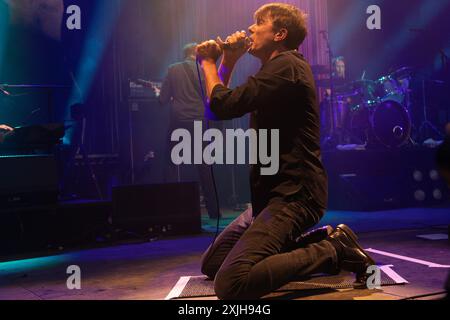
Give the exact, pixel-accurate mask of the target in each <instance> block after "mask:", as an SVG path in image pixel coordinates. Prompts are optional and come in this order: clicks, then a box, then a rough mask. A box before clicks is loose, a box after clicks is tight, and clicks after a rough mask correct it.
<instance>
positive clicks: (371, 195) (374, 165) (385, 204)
mask: <svg viewBox="0 0 450 320" xmlns="http://www.w3.org/2000/svg"><path fill="white" fill-rule="evenodd" d="M434 159H435V150H432V149H431V150H428V149H420V150H405V149H402V150H391V151H389V150H380V151H348V152H327V153H325V154H324V163H325V166H326V168H327V171H328V174H329V180H330V186H329V192H330V199H329V209H332V210H367V211H375V210H388V209H396V208H408V207H430V206H439V205H444V204H446V203H448V200H449V193H448V189H447V186H446V184H445V183H444V181H443V180H442V179H441V178H440V177H439V176H437V178H435V174H436V173H437V168H436V166H435V164H434ZM414 173H416V176H415V175H414ZM419 177H420V178H421V179H417V178H419ZM439 193H440V197H436V196H439Z"/></svg>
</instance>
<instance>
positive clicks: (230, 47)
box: [216, 37, 251, 50]
mask: <svg viewBox="0 0 450 320" xmlns="http://www.w3.org/2000/svg"><path fill="white" fill-rule="evenodd" d="M216 42H217V44H218V45H219V46H220V48H222V50H223V49H228V50H236V49H243V48H245V47H248V46H249V45H250V43H251V39H250V38H249V37H245V38H244V39H242V40H240V41H238V42H236V43H230V42H228V41H227V42H224V41H223V40H222V39H221V38H220V37H217V40H216Z"/></svg>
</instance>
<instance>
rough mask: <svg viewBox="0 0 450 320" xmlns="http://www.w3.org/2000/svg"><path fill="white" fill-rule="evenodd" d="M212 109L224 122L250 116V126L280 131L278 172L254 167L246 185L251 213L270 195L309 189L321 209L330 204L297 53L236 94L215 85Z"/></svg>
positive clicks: (312, 105) (305, 67)
mask: <svg viewBox="0 0 450 320" xmlns="http://www.w3.org/2000/svg"><path fill="white" fill-rule="evenodd" d="M210 100H211V101H210V108H211V111H212V112H213V113H214V114H215V115H216V116H217V117H218V118H219V119H222V120H226V119H232V118H238V117H241V116H243V115H245V114H247V113H251V128H253V129H256V130H258V129H267V130H271V129H279V133H280V141H279V145H280V149H279V150H280V155H279V156H280V158H279V159H280V169H279V171H278V173H277V174H276V175H273V176H264V175H261V172H260V169H261V165H260V164H257V165H252V168H251V174H250V185H251V194H252V205H253V213H254V215H255V216H256V215H258V214H259V213H260V212H261V211H262V210H263V209H264V208H265V207H266V206H267V205H268V203H269V201H270V200H271V199H272V198H274V197H280V196H281V197H288V196H292V195H295V194H297V193H298V192H303V191H301V190H302V188H303V187H305V188H307V189H308V191H309V192H310V194H311V196H312V197H313V199H314V200H315V201H316V203H317V204H318V205H319V207H321V208H323V209H325V208H326V206H327V201H328V178H327V174H326V171H325V169H324V167H323V164H322V161H321V150H320V118H319V114H320V113H319V106H318V103H317V97H316V88H315V82H314V78H313V74H312V71H311V68H310V66H309V64H308V63H307V62H306V60H305V59H304V58H303V56H302V55H301V54H299V53H298V52H297V51H295V50H293V51H287V52H284V53H282V54H280V55H278V56H276V57H275V58H273V59H272V60H270V61H268V62H267V63H265V64H264V65H263V66H262V68H261V70H260V71H259V72H258V73H257V74H256V75H255V76H252V77H250V78H249V79H248V81H247V83H245V84H243V85H242V86H239V87H237V88H236V89H234V90H231V89H228V88H226V87H225V86H223V85H217V86H216V87H214V89H213V92H212V95H211V99H210Z"/></svg>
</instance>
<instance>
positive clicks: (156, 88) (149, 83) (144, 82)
mask: <svg viewBox="0 0 450 320" xmlns="http://www.w3.org/2000/svg"><path fill="white" fill-rule="evenodd" d="M136 83H137V84H140V85H142V86H144V87H145V88H148V89H152V90H153V92H154V93H155V96H156V97H157V98H159V96H160V95H161V83H158V82H153V81H147V80H142V79H138V80H136Z"/></svg>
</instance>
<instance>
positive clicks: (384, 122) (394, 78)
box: [320, 67, 415, 148]
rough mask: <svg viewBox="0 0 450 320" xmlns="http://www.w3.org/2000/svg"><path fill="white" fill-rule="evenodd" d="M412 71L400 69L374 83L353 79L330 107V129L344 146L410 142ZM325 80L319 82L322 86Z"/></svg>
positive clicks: (389, 146) (386, 145)
mask: <svg viewBox="0 0 450 320" xmlns="http://www.w3.org/2000/svg"><path fill="white" fill-rule="evenodd" d="M411 72H412V68H409V67H404V68H401V69H398V70H396V71H394V72H393V73H391V74H389V75H387V76H383V77H381V78H379V79H378V80H376V81H372V80H366V79H362V80H357V81H353V82H351V83H349V84H347V85H345V86H344V87H343V88H341V89H343V92H340V93H339V94H338V95H337V96H336V101H335V102H334V103H333V104H332V108H333V110H332V113H331V114H332V116H333V123H334V124H337V125H336V126H335V127H334V128H333V129H334V132H335V131H336V129H339V130H340V132H341V133H342V134H343V135H344V136H345V137H344V139H343V140H345V141H346V142H347V143H350V144H353V143H356V144H360V145H365V146H368V145H382V146H384V147H387V148H399V147H402V146H404V145H406V144H408V143H412V144H415V142H414V140H413V139H412V137H411V136H412V129H413V124H412V121H411V118H410V107H411V98H410V95H411V90H410V88H409V86H410V80H411ZM324 83H326V81H322V82H321V83H320V85H323V84H324Z"/></svg>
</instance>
